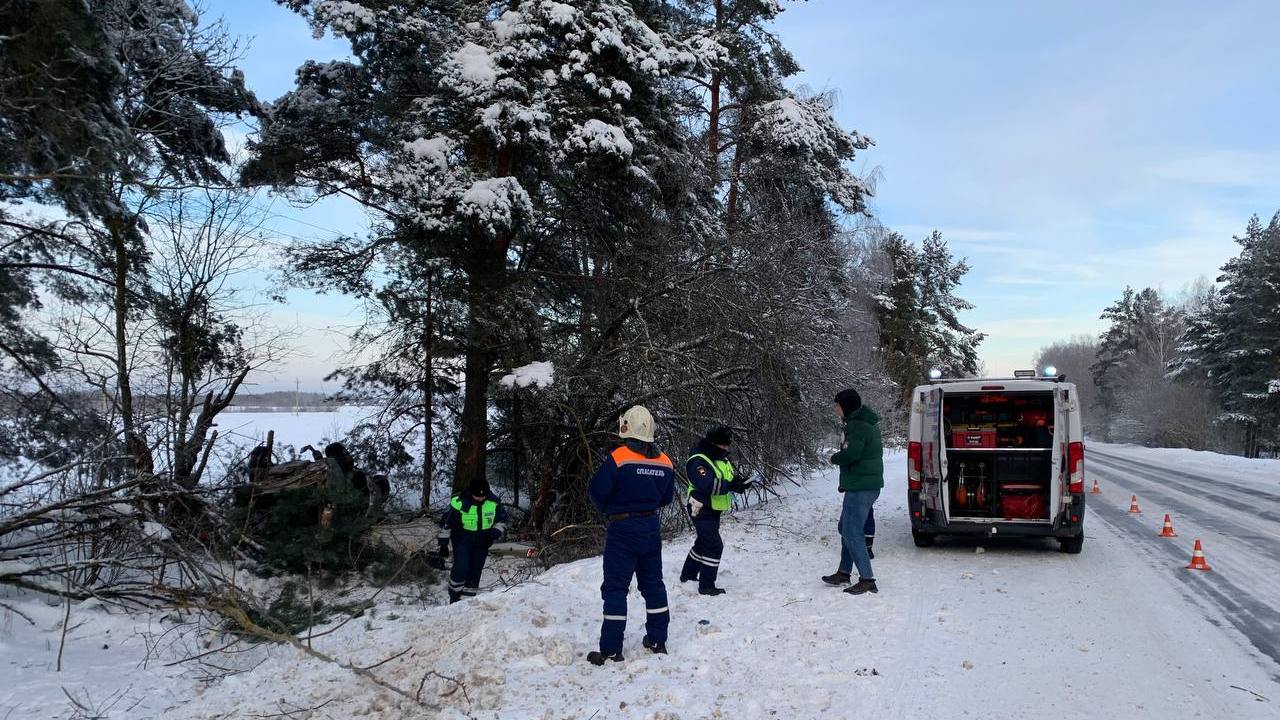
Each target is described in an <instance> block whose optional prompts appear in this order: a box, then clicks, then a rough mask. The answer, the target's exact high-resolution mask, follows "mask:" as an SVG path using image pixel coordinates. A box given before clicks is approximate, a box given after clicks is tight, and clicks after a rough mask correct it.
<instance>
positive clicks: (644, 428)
mask: <svg viewBox="0 0 1280 720" xmlns="http://www.w3.org/2000/svg"><path fill="white" fill-rule="evenodd" d="M618 435H620V436H622V437H623V438H624V439H625V438H632V439H635V440H640V441H641V442H650V443H651V442H653V416H652V415H650V414H649V411H648V410H647V409H645V407H644V406H643V405H635V406H633V407H632V408H631V409H630V410H628V411H626V412H625V413H623V414H622V417H620V418H618Z"/></svg>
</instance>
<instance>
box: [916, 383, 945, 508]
mask: <svg viewBox="0 0 1280 720" xmlns="http://www.w3.org/2000/svg"><path fill="white" fill-rule="evenodd" d="M944 431H945V428H944V427H943V422H942V388H934V389H933V390H930V391H929V393H928V394H927V395H926V396H925V399H924V418H923V422H922V423H921V432H920V450H921V457H920V475H921V478H920V479H921V486H920V498H921V500H922V501H923V502H924V506H925V507H926V508H928V509H929V510H934V511H937V514H936V516H935V517H934V522H936V523H940V524H942V525H944V526H945V525H946V524H947V509H946V503H947V490H946V487H947V484H946V482H945V479H946V477H947V443H946V440H945V438H944V437H943V432H944Z"/></svg>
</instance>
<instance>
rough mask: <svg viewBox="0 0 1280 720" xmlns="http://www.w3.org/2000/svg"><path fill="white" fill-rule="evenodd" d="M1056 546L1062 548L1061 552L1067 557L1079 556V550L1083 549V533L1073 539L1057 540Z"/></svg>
mask: <svg viewBox="0 0 1280 720" xmlns="http://www.w3.org/2000/svg"><path fill="white" fill-rule="evenodd" d="M1058 545H1059V546H1060V547H1061V548H1062V552H1064V553H1067V554H1068V555H1079V554H1080V550H1081V549H1083V548H1084V533H1080V534H1079V535H1076V536H1075V537H1069V538H1059V539H1058Z"/></svg>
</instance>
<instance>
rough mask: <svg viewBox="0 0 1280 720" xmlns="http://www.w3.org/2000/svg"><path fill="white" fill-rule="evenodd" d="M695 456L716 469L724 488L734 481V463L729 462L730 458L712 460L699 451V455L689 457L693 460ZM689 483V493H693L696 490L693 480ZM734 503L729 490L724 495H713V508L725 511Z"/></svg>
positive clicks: (717, 476)
mask: <svg viewBox="0 0 1280 720" xmlns="http://www.w3.org/2000/svg"><path fill="white" fill-rule="evenodd" d="M695 458H697V459H701V460H704V461H706V463H707V464H708V465H710V466H711V469H712V470H714V471H715V473H716V480H719V481H720V487H722V488H723V487H725V486H727V485H728V484H729V483H731V482H733V465H731V464H729V461H728V460H712V459H711V458H709V457H707V456H706V455H703V454H702V453H698V454H697V455H694V456H692V457H690V458H689V459H690V460H693V459H695ZM688 483H689V494H691V495H692V494H693V490H694V488H693V481H692V480H689V481H688ZM732 505H733V498H731V497H729V493H728V492H727V490H726V492H725V493H724V494H723V495H712V496H711V509H712V510H716V511H719V512H724V511H725V510H728V509H729V508H730V507H731V506H732Z"/></svg>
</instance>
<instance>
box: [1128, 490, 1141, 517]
mask: <svg viewBox="0 0 1280 720" xmlns="http://www.w3.org/2000/svg"><path fill="white" fill-rule="evenodd" d="M1129 512H1131V513H1134V514H1135V515H1136V514H1138V513H1140V512H1142V511H1141V510H1139V509H1138V496H1137V495H1130V496H1129Z"/></svg>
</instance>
